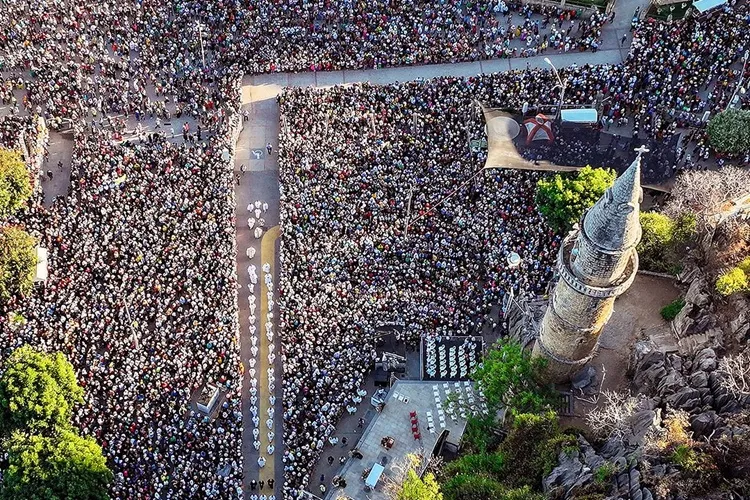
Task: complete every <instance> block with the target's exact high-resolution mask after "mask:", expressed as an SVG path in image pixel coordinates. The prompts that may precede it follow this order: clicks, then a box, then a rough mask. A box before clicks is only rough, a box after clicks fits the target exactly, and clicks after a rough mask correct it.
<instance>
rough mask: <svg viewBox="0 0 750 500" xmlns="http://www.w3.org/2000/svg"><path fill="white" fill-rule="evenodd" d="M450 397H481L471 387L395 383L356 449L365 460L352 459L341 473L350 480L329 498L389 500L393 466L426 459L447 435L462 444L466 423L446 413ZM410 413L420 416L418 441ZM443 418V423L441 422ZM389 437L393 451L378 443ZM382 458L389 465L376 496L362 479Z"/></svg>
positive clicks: (467, 383)
mask: <svg viewBox="0 0 750 500" xmlns="http://www.w3.org/2000/svg"><path fill="white" fill-rule="evenodd" d="M451 392H458V393H459V394H460V397H461V398H469V397H472V398H473V397H477V396H476V394H475V393H474V390H473V388H472V385H471V383H469V382H450V383H446V382H421V381H416V380H397V381H396V383H395V384H394V385H393V387H391V390H390V392H389V393H388V399H387V403H386V405H385V407H384V408H383V410H382V411H381V412H380V413H379V414H378V415H376V416H375V418H374V419H373V421H372V422H370V425H369V426H368V427H367V429H365V431H364V432H363V434H362V437H361V438H360V440H359V442H358V443H357V446H356V448H358V449H359V451H360V452H361V453H362V455H363V458H362V459H361V460H359V459H355V458H349V460H348V461H347V463H346V465H344V468H343V469H342V471H341V473H340V475H341V476H342V477H343V478H344V479H346V487H345V488H343V489H341V488H332V489H331V490H330V491H329V494H328V495H327V496H326V498H327V499H336V498H339V497H341V496H343V497H349V498H353V499H360V498H368V499H370V500H387V499H388V498H389V497H388V495H387V494H386V492H385V491H384V486H385V484H386V483H387V481H389V478H391V479H392V478H395V477H397V476H396V474H397V471H396V470H394V468H393V466H394V465H398V464H399V463H402V462H403V460H404V459H405V457H406V456H407V455H409V454H420V455H422V456H424V457H425V458H427V457H428V456H429V455H430V453H431V452H432V450H433V448H434V447H435V444H436V443H437V441H438V438H439V437H440V435H441V434H442V432H443V431H445V430H447V431H448V432H449V434H448V440H449V441H451V442H458V441H459V440H460V439H461V436H462V435H463V432H464V428H465V427H466V417H465V416H462V415H461V414H459V412H458V411H456V412H455V414H454V416H451V415H449V414H448V412H447V411H445V410H444V408H443V406H444V402H445V401H446V398H447V396H448V394H450V393H451ZM436 394H437V395H436ZM411 412H416V414H417V419H418V422H419V423H418V426H419V431H420V435H421V437H420V439H414V435H413V433H412V424H411V417H410V415H409V414H410V413H411ZM441 414H442V416H443V419H444V420H443V421H442V422H441V420H440V416H441ZM428 415H429V416H431V417H432V422H433V426H432V430H430V428H429V427H430V425H429V417H428ZM464 415H465V414H464ZM386 436H389V437H392V438H393V439H394V441H395V443H394V445H393V447H392V448H391V449H390V450H387V449H385V448H384V447H383V446H381V445H380V440H381V439H383V438H384V437H386ZM384 457H385V458H386V463H385V467H384V471H383V472H382V474H381V475H380V476H379V481H378V482H377V485H376V486H375V488H374V489H373V490H372V491H366V490H365V481H364V479H362V473H363V472H364V471H365V470H366V469H369V468H371V467H373V466H374V465H375V464H379V463H381V462H382V460H383V458H384Z"/></svg>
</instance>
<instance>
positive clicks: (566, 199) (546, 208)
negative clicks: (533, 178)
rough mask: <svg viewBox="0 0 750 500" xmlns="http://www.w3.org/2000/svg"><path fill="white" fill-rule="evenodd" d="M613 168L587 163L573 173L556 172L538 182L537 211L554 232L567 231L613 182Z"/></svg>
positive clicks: (615, 175) (614, 176)
mask: <svg viewBox="0 0 750 500" xmlns="http://www.w3.org/2000/svg"><path fill="white" fill-rule="evenodd" d="M616 177H617V174H616V173H615V171H614V170H611V169H604V168H592V167H590V166H586V167H584V168H582V169H581V170H579V171H578V172H577V173H575V174H572V175H571V174H555V175H553V176H552V177H547V178H545V179H540V180H539V182H537V191H536V203H537V205H538V206H539V211H540V212H541V213H542V214H543V215H544V216H545V218H546V219H547V222H548V223H549V225H550V226H552V228H553V229H555V230H556V231H569V230H570V228H571V227H573V224H575V223H576V222H578V221H579V220H580V219H581V216H582V215H583V213H584V212H585V211H586V210H587V209H588V208H589V207H591V206H592V205H593V204H594V203H596V201H597V200H598V199H599V198H601V197H602V195H603V194H604V192H605V191H606V190H607V188H608V187H610V186H611V185H612V184H613V183H614V182H615V178H616Z"/></svg>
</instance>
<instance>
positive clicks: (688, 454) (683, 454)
mask: <svg viewBox="0 0 750 500" xmlns="http://www.w3.org/2000/svg"><path fill="white" fill-rule="evenodd" d="M671 459H672V462H674V463H675V464H677V465H679V466H680V467H682V468H683V469H684V470H686V471H691V472H693V471H695V470H696V469H697V468H698V455H697V453H696V452H695V450H693V449H692V448H691V447H690V446H688V445H686V444H681V445H679V446H677V447H676V448H675V449H674V451H673V452H672V457H671Z"/></svg>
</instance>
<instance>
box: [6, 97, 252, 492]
mask: <svg viewBox="0 0 750 500" xmlns="http://www.w3.org/2000/svg"><path fill="white" fill-rule="evenodd" d="M236 90H238V89H236ZM237 101H238V96H237V95H228V96H227V97H226V98H225V102H227V103H230V104H231V105H228V106H227V108H228V113H233V114H234V115H235V116H237V117H239V114H238V108H237V104H238V102H237ZM233 106H234V107H233ZM22 120H26V119H22ZM232 126H233V125H232V123H230V122H229V121H222V122H220V123H219V124H217V130H216V134H215V135H214V136H211V137H209V138H206V139H204V140H203V141H201V142H195V143H190V142H184V143H182V144H180V145H176V144H173V143H171V142H170V141H169V140H168V138H166V137H165V136H164V134H159V133H153V134H150V135H149V136H148V137H147V138H144V140H137V141H134V142H124V143H119V144H118V143H117V142H116V141H115V140H114V139H115V133H114V132H112V131H101V130H98V129H94V130H93V131H87V132H85V131H84V130H83V127H81V129H80V130H77V131H76V135H75V137H76V139H75V145H74V155H73V159H72V167H71V185H70V189H69V193H68V196H67V199H65V200H59V201H58V202H57V203H55V204H54V205H53V206H52V208H51V209H50V210H45V209H44V208H43V207H41V206H36V207H34V209H32V210H30V211H29V212H27V213H25V214H22V215H21V217H20V220H21V221H22V223H23V224H24V225H25V226H26V228H27V230H29V231H30V232H31V233H32V234H33V235H34V236H36V237H37V238H38V239H39V241H40V244H41V245H42V246H44V247H45V248H47V249H48V250H49V266H50V269H52V270H53V272H52V273H51V274H50V277H49V279H48V281H47V284H46V286H45V288H44V290H43V291H37V292H35V293H32V294H31V296H29V297H27V298H25V299H24V300H19V301H17V302H12V303H10V304H3V305H2V313H3V314H2V316H3V317H5V316H6V315H7V313H8V311H9V310H14V311H16V312H18V313H19V314H21V315H22V316H23V317H24V318H25V319H26V323H25V324H24V325H23V326H20V327H15V328H10V327H9V326H8V325H5V324H3V325H2V326H3V335H0V352H3V353H7V352H9V351H10V350H12V349H13V348H15V347H18V346H20V345H23V344H25V343H29V344H32V345H35V346H38V347H41V348H42V349H44V350H46V351H56V350H59V351H62V352H64V353H65V354H66V356H67V357H68V359H69V360H70V361H71V362H72V363H73V365H74V366H75V368H76V370H77V375H78V380H79V383H80V384H81V385H82V386H83V387H84V390H85V403H84V405H82V406H81V407H80V408H78V409H77V412H76V414H75V416H74V423H75V425H76V426H78V427H79V428H80V429H81V430H82V431H83V432H84V433H85V434H87V435H91V436H94V437H95V438H96V440H97V442H98V443H99V444H100V445H101V446H102V449H103V451H104V454H105V456H106V457H107V458H108V463H109V465H110V467H111V468H112V470H113V472H114V474H115V479H114V481H113V482H112V484H111V493H112V496H113V497H116V498H175V499H177V498H189V497H200V498H242V486H243V478H242V451H241V442H242V436H241V433H242V420H243V415H242V413H241V399H240V388H241V384H240V373H239V365H240V350H239V332H238V323H237V297H236V294H237V288H236V287H237V277H236V271H235V266H234V262H235V261H234V254H235V251H234V244H235V243H234V237H233V235H234V227H235V226H234V202H233V200H234V191H233V189H234V185H233V180H234V178H233V174H232V169H233V166H232V165H231V164H229V163H228V159H227V157H226V152H227V151H228V150H229V148H232V147H233V145H231V144H230V143H229V142H228V140H229V138H230V137H231V136H232V134H231V131H230V128H231V127H232ZM207 385H215V386H218V387H219V389H220V392H221V396H220V399H219V402H218V403H217V407H216V409H215V411H214V413H213V414H211V415H205V414H203V413H202V412H201V411H199V410H198V408H197V406H196V404H195V400H196V398H197V397H198V395H200V394H201V393H202V391H204V389H205V387H206V386H207Z"/></svg>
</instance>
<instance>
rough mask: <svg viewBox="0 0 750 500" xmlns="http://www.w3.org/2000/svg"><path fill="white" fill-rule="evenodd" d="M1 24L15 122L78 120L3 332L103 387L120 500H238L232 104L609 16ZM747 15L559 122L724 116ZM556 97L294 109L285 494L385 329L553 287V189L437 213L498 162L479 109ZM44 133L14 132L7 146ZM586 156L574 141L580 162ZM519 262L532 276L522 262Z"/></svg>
mask: <svg viewBox="0 0 750 500" xmlns="http://www.w3.org/2000/svg"><path fill="white" fill-rule="evenodd" d="M3 8H4V15H3V16H0V103H2V107H3V108H4V109H3V111H2V113H3V114H11V115H33V114H38V115H42V116H44V117H45V118H46V120H47V123H48V124H49V125H50V127H52V128H59V127H62V126H64V124H65V123H72V124H73V127H74V129H75V138H76V139H75V141H76V143H75V149H74V156H73V160H72V179H71V187H70V193H69V196H68V197H67V199H64V200H58V201H57V202H56V203H55V204H53V206H52V208H51V209H50V210H48V211H47V210H45V209H43V208H42V207H35V208H34V209H32V210H31V211H29V212H28V213H26V214H23V215H22V216H21V218H20V219H19V221H20V222H21V223H22V224H24V225H25V226H26V227H27V228H28V229H30V230H31V231H32V232H33V233H34V234H35V235H36V236H37V237H39V239H40V241H41V242H42V243H43V244H44V246H45V247H46V248H48V249H49V251H50V257H49V260H50V269H51V271H52V272H51V275H50V278H49V281H48V284H47V288H46V289H45V290H44V291H43V292H39V291H38V292H34V293H33V294H32V295H31V296H30V297H29V298H28V299H26V300H25V302H24V301H19V302H18V303H11V304H4V305H2V308H3V310H2V313H3V314H2V316H6V313H7V312H8V311H9V310H11V308H13V310H17V311H18V312H20V313H21V314H22V315H23V316H24V317H25V318H26V319H27V320H28V322H27V323H26V324H25V325H24V326H23V327H20V328H13V329H12V328H10V326H9V325H7V324H6V323H0V331H1V332H2V335H0V348H1V349H2V352H8V350H9V349H11V348H13V347H17V346H19V345H22V344H24V343H31V344H33V345H36V346H40V347H42V348H44V349H45V350H62V351H63V352H65V353H66V354H67V355H68V357H69V359H70V360H71V362H72V363H73V364H74V366H75V367H76V370H77V372H78V374H79V379H80V381H81V384H82V385H84V387H85V390H86V404H85V405H84V406H83V407H82V408H80V409H79V410H78V412H77V414H76V416H75V423H76V425H78V426H79V427H80V428H81V429H82V431H83V432H84V433H85V434H88V435H92V436H95V437H96V439H97V441H98V442H99V443H100V444H101V445H102V447H103V449H104V452H105V455H106V456H107V458H108V462H109V464H110V466H111V467H112V469H113V471H114V472H115V480H114V482H113V484H112V495H113V496H114V497H118V498H133V497H138V496H140V497H149V498H155V497H156V496H157V495H158V496H159V498H188V497H194V496H196V497H217V498H234V497H241V496H242V486H243V478H242V469H243V467H242V466H243V458H242V451H241V447H240V443H241V432H242V419H243V415H242V413H241V404H240V397H241V395H240V377H241V374H240V370H239V367H240V362H241V360H240V356H239V346H238V343H239V338H238V335H239V333H238V331H237V329H238V326H237V293H238V292H237V288H236V281H237V280H236V276H235V271H234V269H235V267H234V255H235V253H236V248H234V232H233V228H234V227H235V221H234V220H233V209H234V207H233V203H234V198H233V189H234V185H233V184H234V178H233V175H232V169H231V167H230V166H228V165H227V164H226V161H227V160H226V158H225V154H224V152H225V151H226V150H227V149H231V147H232V146H231V144H230V143H229V142H230V138H231V131H230V124H229V123H228V122H229V121H230V118H231V117H236V116H238V114H237V113H238V108H237V102H238V101H239V97H238V93H237V89H234V88H230V87H232V86H233V85H235V83H236V81H237V80H238V78H239V77H240V75H241V74H242V73H243V72H250V73H258V72H268V71H299V70H313V71H317V70H329V69H341V68H343V69H350V68H374V67H382V66H394V65H404V64H422V63H438V62H451V61H463V60H476V59H484V58H496V57H513V56H527V55H534V54H538V53H545V52H546V53H550V54H551V53H553V52H554V53H556V52H567V51H578V50H597V48H598V47H599V45H600V43H601V38H602V30H603V29H604V27H605V23H606V22H608V21H611V20H612V18H611V17H609V16H605V15H597V14H594V15H583V16H579V15H577V13H576V12H575V11H566V10H560V9H558V8H554V7H540V6H529V5H522V4H520V3H517V2H503V1H502V0H490V1H488V2H477V3H473V2H462V1H459V0H448V1H437V0H420V1H418V2H404V1H402V0H389V1H385V0H376V1H375V2H365V3H363V2H353V1H351V0H344V1H342V2H329V1H325V2H314V3H313V2H307V1H303V2H299V1H291V2H286V3H284V2H270V1H266V0H264V1H261V2H259V3H253V4H252V5H251V4H249V3H247V2H243V1H240V0H231V1H229V2H216V3H214V2H205V1H196V0H180V1H177V2H171V3H169V2H168V3H164V2H148V1H146V2H130V1H126V2H110V1H104V2H95V3H86V2H83V3H82V2H75V1H72V0H36V1H33V2H32V1H31V0H9V1H7V2H5V3H4V4H3ZM749 20H750V18H749V17H748V9H747V6H746V4H738V5H736V6H734V7H727V8H725V9H724V10H723V11H721V12H717V13H715V14H713V15H712V16H710V17H708V18H698V19H689V20H687V21H684V22H677V23H671V24H669V23H662V22H657V21H646V22H644V23H642V24H641V26H640V27H639V28H638V30H637V31H636V32H635V33H634V36H633V44H632V47H631V51H630V54H629V55H628V58H627V60H626V61H625V62H624V63H623V64H620V65H601V66H591V65H578V66H575V65H574V66H572V67H569V68H565V69H563V68H560V75H561V77H562V78H563V79H564V80H565V82H566V85H567V88H566V102H568V103H570V104H586V105H596V106H597V107H599V109H600V111H601V114H602V118H603V119H604V124H611V123H614V124H616V125H614V126H615V127H617V126H618V125H619V126H624V127H627V128H629V129H631V128H632V133H633V135H634V136H635V137H636V138H638V137H639V136H640V137H641V138H650V139H653V140H655V141H667V140H669V139H670V137H671V135H672V133H673V132H674V130H675V129H676V128H677V127H678V126H679V125H680V124H684V123H688V124H697V123H699V122H698V121H697V117H699V116H700V115H702V113H703V112H705V111H711V112H712V113H713V112H715V111H716V110H718V109H723V108H724V107H725V106H726V105H727V104H728V103H729V100H730V99H731V96H732V95H733V94H734V90H735V88H736V85H737V82H738V80H739V78H740V76H741V75H740V72H741V69H739V68H738V67H737V61H738V60H739V58H740V57H741V56H742V54H743V53H744V51H745V50H747V49H749V48H750V30H748V29H747V25H748V21H749ZM747 76H750V75H745V77H747ZM556 84H557V80H556V78H555V76H554V74H553V73H551V72H549V71H546V70H531V69H529V70H525V71H523V70H519V71H512V72H508V73H503V74H493V75H481V76H477V77H474V78H468V79H463V78H449V77H444V78H438V79H435V80H431V81H428V82H412V83H405V84H394V85H389V86H385V87H376V86H373V85H369V84H362V85H356V86H353V87H347V88H338V87H337V88H332V89H328V90H314V89H289V90H287V91H286V92H285V93H284V94H283V95H282V96H281V98H280V105H281V113H282V115H283V116H284V117H285V123H286V124H287V127H286V128H284V129H283V130H282V135H281V138H280V139H281V141H280V147H281V150H280V160H279V161H280V177H281V202H282V203H281V221H282V224H281V225H282V247H281V248H282V251H281V268H280V276H279V280H280V287H279V290H278V291H279V301H278V304H277V305H276V308H277V311H278V315H279V316H280V325H279V326H280V330H279V333H280V334H281V335H282V339H283V346H284V347H283V351H282V352H280V353H276V355H278V356H279V357H280V358H281V359H282V360H283V364H284V379H283V381H282V384H283V393H284V414H283V421H284V434H285V449H284V450H283V457H284V470H285V475H286V484H285V487H286V488H287V491H288V492H291V491H293V490H295V489H296V488H298V487H300V486H304V485H305V484H307V481H308V476H309V473H310V470H311V468H312V467H313V466H314V464H315V462H316V460H317V459H318V458H319V457H320V454H321V450H322V448H323V447H324V445H325V443H326V442H329V438H331V437H332V432H333V429H334V428H335V427H334V426H335V424H336V422H337V420H338V418H339V417H340V415H341V414H342V413H343V411H344V409H347V408H354V407H356V404H357V403H358V402H359V401H361V397H362V393H361V390H360V386H361V385H362V383H363V373H364V369H365V368H367V367H369V366H371V364H372V361H373V358H374V353H375V350H374V335H373V333H374V329H375V327H376V326H377V325H378V324H381V323H383V322H384V321H386V322H387V321H394V322H399V323H400V324H404V325H405V329H404V331H405V336H406V339H407V340H409V341H414V340H416V339H417V338H418V337H420V336H422V335H441V334H448V333H451V334H455V333H459V334H461V333H469V332H473V331H475V330H476V328H477V327H478V325H479V324H480V323H481V322H482V321H483V318H484V316H485V315H486V313H487V311H488V310H489V309H490V308H491V307H492V306H493V305H496V304H498V303H500V302H502V299H503V297H504V295H505V294H506V293H508V292H509V291H510V290H511V289H512V290H513V293H514V295H515V296H523V295H534V294H539V293H543V291H544V290H545V287H546V285H547V282H548V280H549V279H550V277H551V274H552V267H553V265H554V258H555V254H556V249H557V247H558V246H559V244H560V236H559V235H557V234H555V233H554V232H553V231H551V230H550V229H549V227H547V226H546V224H545V222H544V220H543V219H542V218H541V216H540V215H539V213H538V212H537V210H536V206H535V203H534V187H535V183H536V181H537V179H538V178H539V177H540V175H541V174H539V173H534V172H511V171H501V170H492V171H486V172H482V173H481V174H479V175H477V176H476V178H475V179H474V180H473V181H472V182H470V183H468V184H467V185H466V186H465V187H464V188H463V189H460V190H459V191H458V192H457V193H456V194H455V195H454V196H451V197H447V198H446V196H447V195H448V194H449V193H451V192H452V191H453V190H454V189H455V188H456V187H457V186H458V185H459V184H460V183H461V182H463V181H464V180H465V179H467V178H468V177H470V176H471V175H472V174H473V173H475V172H478V171H479V169H480V168H481V167H482V166H483V162H484V159H485V156H484V153H483V152H482V151H481V150H479V151H472V150H471V149H470V148H469V147H468V141H469V139H471V138H480V137H482V122H481V119H480V116H479V114H478V113H476V112H475V111H473V109H474V104H473V103H474V102H475V101H479V102H481V103H483V104H485V105H487V106H490V107H498V108H512V109H521V108H522V107H523V106H524V104H526V105H528V106H529V107H530V108H531V109H543V107H544V106H545V105H546V104H549V102H550V95H554V94H555V92H558V91H559V89H558V90H555V86H556ZM110 115H123V117H124V118H112V117H111V116H110ZM185 116H186V117H189V118H190V119H191V120H192V121H194V122H197V124H198V125H200V126H202V127H203V128H202V129H201V128H199V127H196V128H195V129H192V130H191V129H190V124H189V123H188V124H186V125H184V126H183V134H184V138H185V140H183V141H174V140H170V139H172V137H170V133H169V132H168V131H167V130H163V129H162V130H158V125H159V123H160V120H164V121H167V120H170V119H173V118H181V117H185ZM131 119H132V120H134V121H135V122H137V123H140V122H142V121H145V120H155V121H156V124H157V132H156V133H154V132H153V131H151V130H144V129H142V128H138V127H135V130H136V133H135V136H136V139H135V140H128V137H127V136H126V134H125V129H126V127H127V124H128V122H127V121H129V120H131ZM29 122H30V119H29V118H19V117H18V116H14V117H13V118H12V119H4V120H2V121H0V139H2V143H3V145H5V144H6V143H10V142H13V140H12V138H13V137H15V136H17V134H18V129H19V128H24V127H27V126H28V123H29ZM467 123H468V129H467ZM105 125H106V126H105ZM202 132H204V133H203V136H202V135H201V133H202ZM171 135H172V136H174V135H175V133H174V131H172V132H171ZM6 139H7V140H6ZM122 139H125V142H123V143H122V144H116V142H117V141H119V140H122ZM699 140H702V139H700V138H699ZM576 144H578V143H576ZM699 146H700V144H699ZM704 150H705V151H704ZM706 152H707V146H705V141H704V145H703V149H700V156H701V157H702V156H703V155H704V154H705V153H706ZM589 153H590V150H589V149H587V147H586V145H585V144H583V143H581V144H580V145H577V146H576V147H574V148H570V150H569V151H566V157H565V161H571V162H573V161H584V162H585V159H586V156H587V155H588V154H589ZM269 154H270V151H269ZM573 156H576V157H573ZM260 235H262V229H261V232H260V233H259V235H258V236H260ZM511 252H517V253H518V254H519V255H520V256H521V259H522V261H521V265H520V266H519V267H518V268H515V269H509V268H508V266H507V258H508V256H509V254H510V253H511ZM272 354H273V353H272ZM207 383H211V384H216V385H218V386H220V387H221V389H222V394H223V395H222V398H221V400H220V402H219V408H218V412H217V414H216V415H214V416H213V417H214V418H208V417H205V416H203V415H201V414H200V413H199V412H198V411H197V410H195V409H194V408H193V406H192V401H193V399H194V397H195V394H197V393H199V392H200V390H201V389H202V388H203V386H204V384H207ZM186 415H187V417H186ZM246 418H247V416H246ZM269 418H272V417H269ZM261 427H262V426H261ZM269 441H270V439H269ZM267 451H268V450H267ZM279 452H281V450H279ZM271 453H273V452H272V451H269V452H268V454H269V455H270V454H271ZM259 465H260V464H259Z"/></svg>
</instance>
